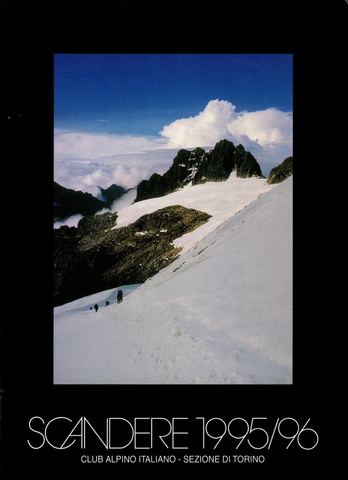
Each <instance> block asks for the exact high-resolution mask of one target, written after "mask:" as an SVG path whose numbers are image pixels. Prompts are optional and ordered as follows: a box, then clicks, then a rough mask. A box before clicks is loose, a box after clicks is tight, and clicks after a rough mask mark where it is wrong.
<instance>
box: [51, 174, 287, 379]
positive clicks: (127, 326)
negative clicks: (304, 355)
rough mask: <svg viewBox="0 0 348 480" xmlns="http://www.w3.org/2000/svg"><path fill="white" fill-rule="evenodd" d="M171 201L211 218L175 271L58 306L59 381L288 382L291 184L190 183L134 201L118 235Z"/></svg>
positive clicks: (188, 241)
mask: <svg viewBox="0 0 348 480" xmlns="http://www.w3.org/2000/svg"><path fill="white" fill-rule="evenodd" d="M174 204H177V205H183V206H185V207H188V208H196V209H198V210H202V211H205V212H206V213H209V214H210V215H212V218H211V219H210V220H209V221H208V222H207V223H206V224H205V225H203V226H202V227H200V228H198V229H196V230H195V231H194V232H191V233H189V234H187V235H184V236H183V237H181V238H180V239H177V240H176V241H175V244H176V245H177V246H182V247H183V250H182V252H181V254H180V255H179V257H178V258H177V259H176V260H175V261H174V262H173V263H172V264H171V265H169V266H168V267H167V268H165V269H163V270H162V271H160V272H159V273H158V274H157V275H155V276H154V277H152V278H151V279H149V280H147V281H146V282H145V283H144V284H142V285H128V286H125V285H123V286H115V289H111V290H108V291H104V292H100V293H97V294H94V295H92V296H89V297H85V298H82V299H79V300H76V301H74V302H71V303H68V304H66V305H63V306H60V307H56V308H55V309H54V383H56V384H290V383H292V177H290V178H288V179H287V180H286V181H285V182H283V183H281V184H279V185H267V183H266V180H265V179H257V178H250V179H239V178H236V176H235V174H232V175H231V177H230V178H229V179H228V180H227V181H226V182H219V183H207V184H205V185H197V186H194V187H185V188H184V189H182V190H180V191H178V192H175V193H173V194H170V195H167V196H165V197H161V198H157V199H151V200H146V201H144V202H138V203H136V204H134V205H130V206H126V207H125V208H124V209H122V210H121V211H120V212H119V219H118V225H117V227H116V228H118V227H120V226H124V225H127V224H129V223H131V222H133V221H135V220H136V219H137V218H139V217H140V216H141V215H143V214H144V213H150V212H151V211H155V210H157V209H159V208H163V207H165V206H167V205H174ZM119 288H121V289H122V290H123V292H124V300H123V302H122V303H121V304H117V303H116V295H117V290H118V289H119ZM106 300H108V301H109V302H110V304H109V305H108V306H106V304H105V301H106ZM96 302H97V303H98V304H99V310H98V312H95V310H94V309H92V310H91V309H90V307H92V306H93V305H94V303H96Z"/></svg>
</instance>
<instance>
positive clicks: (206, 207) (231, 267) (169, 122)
mask: <svg viewBox="0 0 348 480" xmlns="http://www.w3.org/2000/svg"><path fill="white" fill-rule="evenodd" d="M292 81H293V58H292V55H290V54H273V55H272V54H264V55H262V54H252V55H250V54H208V55H206V54H197V55H191V54H141V55H139V54H138V55H135V54H126V55H117V54H105V55H104V54H93V55H81V54H68V55H65V54H58V55H55V57H54V213H53V215H54V260H53V261H54V301H55V308H54V383H55V384H81V383H82V384H86V383H87V384H100V383H102V384H124V383H131V384H139V383H140V384H149V383H150V384H173V383H175V384H197V383H198V384H201V383H204V384H211V383H214V384H216V383H218V384H289V383H291V382H292V269H293V266H292V243H293V240H292V207H293V206H292V174H293V158H292V122H293V119H292V107H293V105H292V101H293V94H292V87H293V85H292ZM122 293H123V295H124V298H123V297H122V296H121V297H120V295H122ZM121 302H122V303H121ZM96 313H97V315H96Z"/></svg>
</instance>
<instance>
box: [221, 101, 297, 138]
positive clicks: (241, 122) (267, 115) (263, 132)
mask: <svg viewBox="0 0 348 480" xmlns="http://www.w3.org/2000/svg"><path fill="white" fill-rule="evenodd" d="M227 129H228V131H229V132H230V133H231V134H232V135H233V136H234V137H235V138H240V137H242V136H243V137H247V138H248V139H249V140H251V141H254V142H257V143H258V144H259V145H260V146H261V147H267V146H271V145H281V144H282V145H291V144H292V116H291V114H289V113H284V112H281V111H280V110H277V109H276V108H268V109H267V110H260V111H257V112H244V113H241V114H239V115H238V117H237V118H235V119H234V120H233V121H232V122H231V123H229V124H228V125H227Z"/></svg>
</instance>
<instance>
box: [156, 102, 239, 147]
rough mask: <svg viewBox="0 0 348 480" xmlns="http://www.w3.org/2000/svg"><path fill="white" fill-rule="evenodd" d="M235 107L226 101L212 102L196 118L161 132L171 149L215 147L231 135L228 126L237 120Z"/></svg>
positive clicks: (173, 125)
mask: <svg viewBox="0 0 348 480" xmlns="http://www.w3.org/2000/svg"><path fill="white" fill-rule="evenodd" d="M235 108H236V107H235V106H234V105H232V103H230V102H227V101H225V100H211V101H210V102H209V103H208V105H207V106H206V107H205V109H204V110H203V112H200V113H199V114H198V115H197V116H195V117H190V118H182V119H180V120H176V121H175V122H173V123H171V124H170V125H167V126H165V127H164V128H163V130H162V131H161V132H160V134H161V135H162V137H164V138H166V139H167V142H168V143H167V145H168V146H169V147H170V148H189V147H192V148H195V147H197V146H207V145H209V146H213V145H215V143H216V142H218V141H219V140H221V139H223V138H226V137H227V136H230V135H229V131H228V128H227V125H228V124H229V123H231V122H233V121H234V120H236V119H237V118H238V117H237V114H236V113H235Z"/></svg>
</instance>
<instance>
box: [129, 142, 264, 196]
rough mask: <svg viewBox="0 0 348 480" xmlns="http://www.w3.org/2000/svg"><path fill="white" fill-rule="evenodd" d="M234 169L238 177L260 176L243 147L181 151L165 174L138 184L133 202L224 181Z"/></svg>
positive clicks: (223, 144)
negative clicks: (179, 189)
mask: <svg viewBox="0 0 348 480" xmlns="http://www.w3.org/2000/svg"><path fill="white" fill-rule="evenodd" d="M234 169H235V170H236V172H237V176H238V177H242V178H246V177H252V176H255V175H257V176H262V172H261V168H260V166H259V164H258V162H257V161H256V159H255V158H254V157H253V155H252V154H251V153H250V152H247V151H246V150H245V149H244V147H243V146H242V145H238V147H235V145H234V144H233V143H232V142H230V141H229V140H226V139H225V140H221V141H219V142H218V143H217V144H216V145H215V147H214V148H213V149H212V150H210V151H209V152H205V150H204V149H203V148H200V147H198V148H196V149H194V150H193V151H191V152H190V151H188V150H184V149H182V150H179V152H178V154H177V156H176V157H175V158H174V160H173V164H172V165H171V167H170V168H169V170H168V171H167V172H166V173H164V174H163V175H159V174H157V173H155V174H153V175H152V176H151V177H150V179H149V180H143V181H142V182H140V184H139V185H138V189H137V197H136V199H135V201H136V202H139V201H141V200H146V199H148V198H155V197H159V196H163V195H167V194H168V193H171V192H174V191H175V190H176V189H178V188H182V187H184V186H185V185H187V184H188V183H190V182H192V185H197V184H201V183H205V182H208V181H210V182H219V181H224V180H227V178H228V177H229V176H230V174H231V172H232V171H233V170H234Z"/></svg>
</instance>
